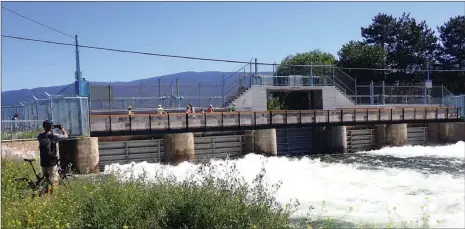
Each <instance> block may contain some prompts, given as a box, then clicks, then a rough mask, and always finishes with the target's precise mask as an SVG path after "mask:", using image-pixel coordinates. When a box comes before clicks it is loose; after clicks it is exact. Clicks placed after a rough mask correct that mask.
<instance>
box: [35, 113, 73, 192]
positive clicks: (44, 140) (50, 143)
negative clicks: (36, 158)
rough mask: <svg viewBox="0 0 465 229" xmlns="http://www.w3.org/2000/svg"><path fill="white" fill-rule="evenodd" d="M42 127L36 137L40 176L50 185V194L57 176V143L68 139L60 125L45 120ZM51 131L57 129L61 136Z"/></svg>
mask: <svg viewBox="0 0 465 229" xmlns="http://www.w3.org/2000/svg"><path fill="white" fill-rule="evenodd" d="M42 127H43V128H44V131H43V132H42V133H40V134H39V135H38V136H37V140H38V141H39V150H40V166H41V167H42V174H43V175H44V177H45V178H47V179H48V180H49V181H50V183H51V184H52V188H51V190H50V193H52V192H53V187H54V186H55V185H56V182H57V181H58V176H59V175H58V167H57V164H58V154H57V142H59V141H60V140H63V139H66V138H68V134H67V133H66V130H65V128H63V126H62V125H53V122H52V121H49V120H45V121H44V122H43V123H42ZM53 129H59V130H61V132H62V133H63V134H57V133H53Z"/></svg>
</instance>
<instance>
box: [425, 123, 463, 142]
mask: <svg viewBox="0 0 465 229" xmlns="http://www.w3.org/2000/svg"><path fill="white" fill-rule="evenodd" d="M427 130H428V142H429V143H432V144H446V143H455V142H458V141H465V123H464V122H456V123H428V124H427Z"/></svg>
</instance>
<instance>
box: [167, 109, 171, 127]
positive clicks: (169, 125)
mask: <svg viewBox="0 0 465 229" xmlns="http://www.w3.org/2000/svg"><path fill="white" fill-rule="evenodd" d="M167 115H168V130H171V124H170V113H167Z"/></svg>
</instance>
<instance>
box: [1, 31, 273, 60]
mask: <svg viewBox="0 0 465 229" xmlns="http://www.w3.org/2000/svg"><path fill="white" fill-rule="evenodd" d="M2 37H6V38H11V39H17V40H26V41H34V42H41V43H47V44H56V45H64V46H73V47H75V46H76V45H75V44H69V43H63V42H56V41H46V40H39V39H32V38H25V37H16V36H9V35H2ZM78 47H81V48H89V49H98V50H105V51H113V52H121V53H131V54H141V55H149V56H160V57H170V58H180V59H190V60H204V61H215V62H226V63H236V64H249V62H247V61H236V60H224V59H212V58H201V57H190V56H177V55H168V54H159V53H149V52H139V51H129V50H122V49H112V48H103V47H95V46H87V45H78ZM257 64H260V65H273V64H269V63H257Z"/></svg>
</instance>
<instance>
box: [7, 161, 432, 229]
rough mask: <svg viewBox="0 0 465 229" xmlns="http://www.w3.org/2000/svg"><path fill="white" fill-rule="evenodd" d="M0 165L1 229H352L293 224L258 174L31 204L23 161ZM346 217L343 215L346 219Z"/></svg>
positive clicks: (328, 222)
mask: <svg viewBox="0 0 465 229" xmlns="http://www.w3.org/2000/svg"><path fill="white" fill-rule="evenodd" d="M1 163H2V178H1V182H2V187H1V189H2V228H84V229H85V228H108V229H111V228H189V229H195V228H199V229H209V228H221V229H223V228H231V229H232V228H238V229H243V228H341V227H343V226H344V227H350V228H353V227H354V226H356V224H354V223H351V222H346V221H344V218H343V217H341V218H336V219H332V218H328V217H327V216H325V215H327V214H326V212H320V213H319V214H317V215H308V216H307V217H304V218H300V219H291V215H292V214H293V213H294V212H295V210H296V207H297V206H298V202H296V201H293V202H291V203H289V204H286V205H281V204H279V203H278V202H277V201H276V199H275V198H273V194H274V192H275V191H277V190H278V189H279V185H274V186H269V185H267V184H266V183H265V182H264V179H263V178H264V173H265V171H264V170H262V172H261V173H260V174H259V175H258V176H257V177H256V178H255V180H254V182H253V184H251V185H250V184H247V183H246V182H245V181H244V180H243V179H239V178H237V177H236V176H235V174H237V170H236V169H235V168H234V167H233V168H231V169H230V170H227V172H226V174H225V176H224V177H225V178H224V179H218V178H214V177H213V176H212V175H211V173H210V172H209V171H211V170H210V169H211V167H209V166H208V165H206V166H202V167H201V169H200V171H199V173H198V174H199V175H200V177H202V178H203V179H199V178H198V177H189V178H187V179H186V180H185V181H178V180H176V179H175V178H174V177H168V178H161V176H157V177H158V178H156V180H155V182H154V183H152V182H150V183H149V182H146V181H147V180H146V177H145V175H142V176H139V177H135V176H133V177H131V178H129V179H128V180H127V181H122V180H118V179H116V177H115V176H111V175H110V176H105V177H104V178H100V179H94V178H92V177H84V176H83V177H80V178H79V179H72V180H70V182H69V186H68V187H64V186H59V187H57V189H56V191H55V193H54V195H53V196H46V197H42V198H35V199H32V200H31V199H30V198H27V199H22V198H21V193H22V192H23V191H24V184H17V183H15V182H12V181H11V179H13V178H14V177H18V176H29V177H31V178H32V176H33V174H32V171H31V169H30V167H29V166H28V165H27V164H26V163H24V162H23V161H15V160H11V159H3V160H2V162H1ZM36 165H37V164H36ZM36 168H38V167H36ZM117 175H118V174H117ZM118 177H119V176H118ZM309 192H311V190H309ZM322 204H323V205H324V204H325V202H324V201H323V202H322ZM323 207H324V206H323ZM323 209H324V208H323ZM350 210H352V209H351V208H348V213H350ZM311 213H313V211H311ZM391 224H392V225H394V224H393V223H391ZM388 226H389V225H388ZM400 226H401V227H403V226H402V225H400ZM383 227H386V226H383ZM423 228H427V226H426V227H423Z"/></svg>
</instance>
